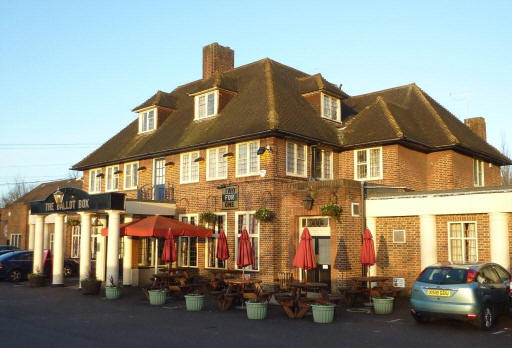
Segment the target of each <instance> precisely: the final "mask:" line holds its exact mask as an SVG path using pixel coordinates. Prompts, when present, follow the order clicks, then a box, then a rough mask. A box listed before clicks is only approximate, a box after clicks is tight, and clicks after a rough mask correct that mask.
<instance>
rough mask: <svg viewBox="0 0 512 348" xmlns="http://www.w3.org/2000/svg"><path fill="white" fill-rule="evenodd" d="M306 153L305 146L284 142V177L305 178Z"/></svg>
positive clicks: (306, 148)
mask: <svg viewBox="0 0 512 348" xmlns="http://www.w3.org/2000/svg"><path fill="white" fill-rule="evenodd" d="M307 153H308V147H307V146H306V145H304V144H296V143H292V142H289V141H287V142H286V175H293V176H300V177H303V178H305V177H306V176H307V169H306V168H307Z"/></svg>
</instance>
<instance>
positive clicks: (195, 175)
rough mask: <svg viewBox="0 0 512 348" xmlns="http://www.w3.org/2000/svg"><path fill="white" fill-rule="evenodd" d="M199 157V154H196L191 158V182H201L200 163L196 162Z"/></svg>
mask: <svg viewBox="0 0 512 348" xmlns="http://www.w3.org/2000/svg"><path fill="white" fill-rule="evenodd" d="M198 157H199V152H195V153H193V154H192V156H190V180H191V181H197V180H199V163H198V162H194V160H195V159H196V158H198Z"/></svg>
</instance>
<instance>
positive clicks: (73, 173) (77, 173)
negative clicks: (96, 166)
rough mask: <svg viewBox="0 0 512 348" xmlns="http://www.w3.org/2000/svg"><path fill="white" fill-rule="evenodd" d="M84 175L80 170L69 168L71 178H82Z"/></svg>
mask: <svg viewBox="0 0 512 348" xmlns="http://www.w3.org/2000/svg"><path fill="white" fill-rule="evenodd" d="M81 177H82V172H80V171H78V170H69V171H68V178H70V179H80V178H81Z"/></svg>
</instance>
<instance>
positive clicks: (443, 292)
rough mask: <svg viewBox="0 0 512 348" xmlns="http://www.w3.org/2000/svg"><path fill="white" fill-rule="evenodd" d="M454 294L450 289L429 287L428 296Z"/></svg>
mask: <svg viewBox="0 0 512 348" xmlns="http://www.w3.org/2000/svg"><path fill="white" fill-rule="evenodd" d="M451 294H452V292H451V291H450V290H438V289H428V290H427V295H428V296H439V297H448V296H450V295H451Z"/></svg>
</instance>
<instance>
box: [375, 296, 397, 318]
mask: <svg viewBox="0 0 512 348" xmlns="http://www.w3.org/2000/svg"><path fill="white" fill-rule="evenodd" d="M394 301H395V299H394V298H393V297H387V296H384V297H372V302H373V310H374V311H375V314H391V313H393V302H394Z"/></svg>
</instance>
